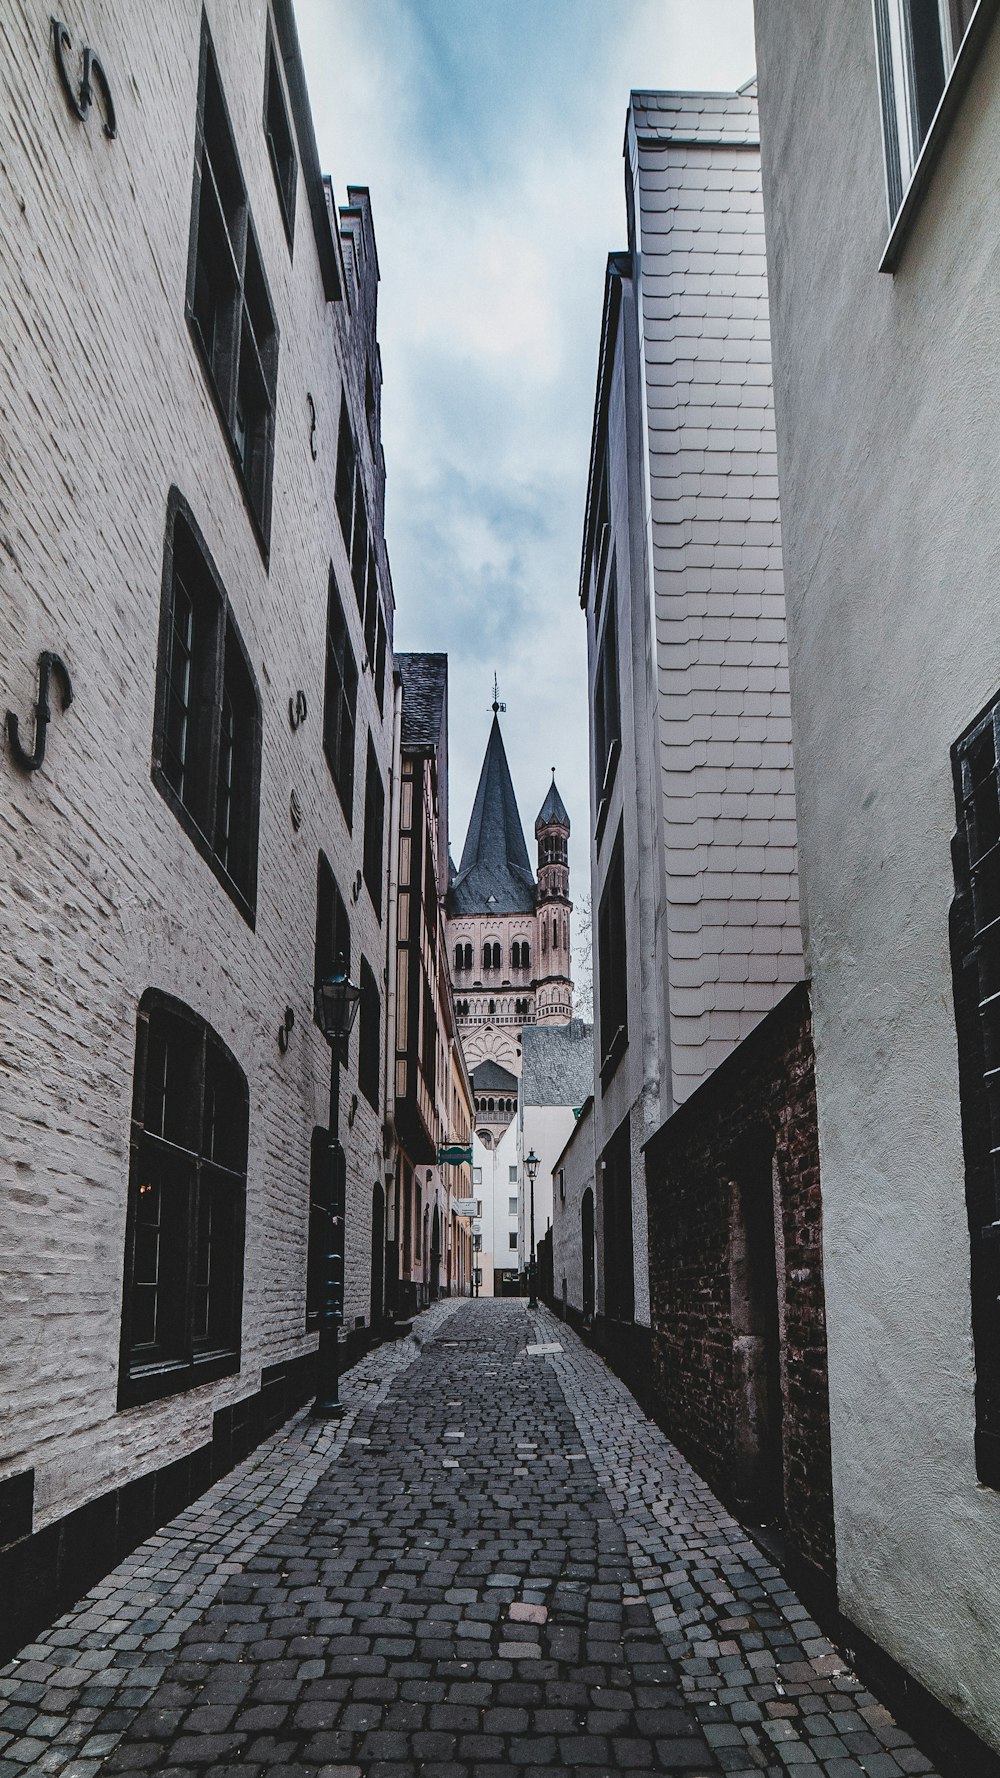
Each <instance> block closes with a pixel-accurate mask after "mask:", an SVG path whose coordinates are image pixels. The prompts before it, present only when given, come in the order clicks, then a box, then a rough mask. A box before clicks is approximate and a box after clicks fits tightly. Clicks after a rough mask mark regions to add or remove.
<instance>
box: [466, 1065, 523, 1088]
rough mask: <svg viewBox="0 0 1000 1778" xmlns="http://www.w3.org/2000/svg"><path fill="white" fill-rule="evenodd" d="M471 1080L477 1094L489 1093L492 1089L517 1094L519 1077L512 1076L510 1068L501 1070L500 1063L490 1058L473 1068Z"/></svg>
mask: <svg viewBox="0 0 1000 1778" xmlns="http://www.w3.org/2000/svg"><path fill="white" fill-rule="evenodd" d="M469 1079H470V1080H471V1082H472V1086H473V1090H474V1091H475V1092H477V1093H481V1092H483V1091H488V1090H489V1088H490V1087H492V1088H493V1089H494V1091H496V1089H497V1088H499V1089H500V1091H501V1092H504V1093H514V1094H516V1093H517V1075H516V1074H511V1072H510V1070H509V1068H501V1066H500V1063H499V1062H494V1061H493V1060H492V1059H491V1058H490V1057H487V1059H486V1061H485V1062H480V1063H479V1065H478V1066H477V1067H475V1068H473V1070H472V1073H471V1074H470V1076H469Z"/></svg>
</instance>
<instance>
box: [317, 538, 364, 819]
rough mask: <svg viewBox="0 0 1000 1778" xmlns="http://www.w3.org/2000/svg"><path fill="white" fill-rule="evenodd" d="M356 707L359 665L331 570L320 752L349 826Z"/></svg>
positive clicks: (352, 805)
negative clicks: (328, 769) (331, 775)
mask: <svg viewBox="0 0 1000 1778" xmlns="http://www.w3.org/2000/svg"><path fill="white" fill-rule="evenodd" d="M357 709H358V667H357V662H356V661H355V659H354V650H353V648H352V647H351V639H350V637H349V635H348V633H347V620H346V618H345V617H344V607H343V605H342V604H341V602H340V594H339V593H338V591H337V582H336V580H335V579H334V573H333V569H332V568H331V569H330V586H329V591H328V594H327V603H326V688H325V694H324V702H323V751H324V753H325V754H326V761H327V765H328V766H329V767H330V771H331V773H332V774H333V781H334V783H335V784H336V786H337V795H338V796H339V798H340V804H341V807H342V809H343V811H344V815H345V817H346V820H347V825H348V827H352V826H353V824H354V736H355V730H356V726H357Z"/></svg>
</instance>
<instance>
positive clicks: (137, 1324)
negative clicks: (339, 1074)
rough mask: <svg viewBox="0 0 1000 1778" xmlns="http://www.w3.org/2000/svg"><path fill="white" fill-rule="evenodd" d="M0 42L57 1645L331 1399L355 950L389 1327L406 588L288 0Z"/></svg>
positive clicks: (20, 1309) (362, 1157)
mask: <svg viewBox="0 0 1000 1778" xmlns="http://www.w3.org/2000/svg"><path fill="white" fill-rule="evenodd" d="M2 35H3V42H4V55H3V58H2V71H0V85H2V89H3V106H4V113H5V116H6V117H7V118H8V120H9V122H10V124H11V128H10V131H9V139H8V145H7V150H6V152H5V179H6V191H7V195H8V200H9V203H8V214H7V220H6V223H5V226H4V229H3V231H2V236H0V302H2V306H3V312H4V315H5V328H4V335H3V341H2V343H0V401H2V405H3V407H4V411H5V413H6V415H7V420H6V423H5V435H6V445H7V456H6V471H5V478H4V480H5V486H4V495H3V508H2V520H0V529H2V532H3V549H2V552H0V563H2V566H0V585H2V598H0V661H2V663H3V696H4V700H5V705H4V707H5V708H7V709H9V710H10V711H11V712H12V713H13V716H14V717H16V725H15V723H14V722H13V721H11V722H10V723H9V724H8V735H7V743H6V746H5V748H4V752H3V757H2V761H0V770H2V774H3V779H4V795H3V798H2V809H3V813H2V815H0V856H2V860H3V868H2V870H0V903H2V906H3V910H4V912H3V918H4V922H5V927H6V931H7V933H8V968H7V969H6V970H5V972H4V980H3V985H2V989H0V994H2V1003H3V1019H4V1029H5V1036H6V1043H5V1051H6V1063H5V1067H6V1070H7V1074H8V1091H7V1093H6V1094H5V1096H4V1105H3V1110H2V1141H0V1150H2V1157H3V1158H2V1160H0V1175H2V1180H3V1187H2V1191H0V1256H2V1257H0V1269H2V1274H3V1282H2V1293H3V1302H4V1340H3V1348H2V1353H0V1373H2V1375H0V1387H2V1392H3V1396H4V1399H5V1400H6V1401H8V1402H10V1403H13V1404H16V1405H15V1406H14V1408H13V1410H12V1411H11V1412H9V1413H8V1414H7V1415H6V1416H4V1418H3V1423H2V1428H0V1551H3V1552H4V1553H0V1571H2V1579H0V1590H2V1592H3V1596H4V1598H5V1600H8V1601H10V1600H13V1601H14V1602H15V1610H14V1616H15V1617H17V1618H18V1621H17V1622H16V1623H15V1622H12V1621H11V1618H10V1615H9V1614H8V1619H7V1622H6V1624H5V1635H7V1636H10V1637H14V1638H16V1637H17V1636H18V1635H21V1639H22V1640H23V1634H21V1633H23V1632H27V1631H28V1630H30V1628H31V1627H32V1624H33V1623H34V1622H37V1621H40V1617H42V1616H44V1615H45V1614H46V1613H47V1612H48V1611H49V1610H50V1609H51V1607H52V1605H53V1603H54V1601H55V1600H57V1599H58V1598H60V1597H65V1596H66V1595H67V1594H68V1593H72V1592H75V1591H77V1590H79V1588H80V1586H81V1585H82V1584H83V1583H84V1582H85V1581H86V1579H87V1578H88V1576H93V1575H94V1574H95V1573H97V1572H100V1571H101V1569H102V1567H104V1566H106V1565H107V1563H108V1562H109V1561H110V1560H111V1559H112V1558H113V1557H114V1556H115V1555H116V1554H117V1553H121V1551H122V1550H123V1549H125V1548H127V1547H130V1546H131V1545H132V1544H133V1543H135V1542H137V1541H138V1540H139V1539H141V1538H142V1537H143V1536H144V1535H146V1533H147V1532H148V1531H149V1530H150V1529H151V1528H152V1526H153V1525H154V1524H156V1523H159V1522H161V1521H162V1520H164V1519H165V1518H167V1517H169V1516H170V1514H171V1513H173V1512H175V1511H176V1510H177V1509H178V1507H179V1506H180V1505H182V1504H183V1503H184V1501H185V1500H187V1499H189V1498H191V1497H192V1496H193V1495H194V1494H195V1493H196V1492H198V1491H199V1490H200V1489H201V1488H202V1487H203V1486H205V1485H206V1484H207V1482H208V1481H209V1480H210V1479H211V1478H212V1476H213V1475H214V1474H218V1473H220V1471H222V1470H224V1469H225V1468H226V1467H227V1466H228V1465H229V1464H230V1463H231V1462H232V1461H234V1460H235V1459H237V1458H238V1457H239V1456H240V1455H242V1454H243V1453H244V1452H245V1451H246V1449H247V1448H248V1447H249V1445H250V1444H252V1443H253V1442H254V1440H255V1439H256V1438H257V1437H259V1436H260V1434H261V1431H262V1430H263V1429H264V1428H265V1427H266V1426H267V1425H268V1424H270V1423H273V1421H274V1420H275V1418H278V1419H280V1418H281V1416H282V1414H283V1413H285V1412H287V1411H288V1408H289V1406H290V1405H291V1404H292V1403H293V1402H294V1401H295V1400H296V1399H299V1398H301V1395H302V1393H303V1391H304V1389H305V1387H306V1383H307V1371H308V1366H309V1362H310V1357H311V1354H312V1353H313V1351H314V1349H315V1344H316V1333H315V1316H314V1310H315V1306H316V1300H317V1299H316V1294H315V1275H316V1268H315V1265H314V1264H310V1258H309V1240H310V1236H309V1228H310V1174H311V1167H312V1165H313V1163H314V1161H315V1156H316V1153H317V1150H318V1148H319V1147H321V1146H322V1144H323V1143H324V1141H325V1127H324V1126H325V1123H326V1118H327V1101H328V1087H329V1078H330V1053H329V1049H328V1047H327V1044H326V1042H325V1041H324V1039H323V1037H322V1035H321V1033H320V1032H319V1030H318V1029H317V1028H316V1026H315V1024H314V1022H313V1017H312V990H313V982H314V975H315V972H316V971H317V970H319V971H321V972H322V971H323V970H326V969H329V968H330V967H331V965H332V963H333V961H334V959H335V957H336V954H337V952H338V951H342V952H343V953H344V955H345V960H346V961H347V962H348V963H349V965H350V968H351V972H352V974H353V975H354V977H355V979H356V980H358V979H360V980H361V981H362V985H363V986H364V987H365V996H364V1003H363V1007H362V1014H361V1022H360V1025H359V1026H357V1027H356V1028H355V1033H354V1035H352V1037H351V1039H350V1042H349V1044H348V1045H347V1046H346V1048H345V1058H344V1063H343V1079H342V1095H341V1096H342V1103H343V1105H344V1109H345V1116H344V1119H343V1126H342V1131H341V1134H342V1139H343V1142H344V1147H345V1151H346V1159H347V1178H346V1237H345V1238H346V1256H345V1291H344V1298H345V1300H344V1318H345V1325H346V1328H347V1329H348V1330H349V1331H350V1333H351V1334H352V1336H353V1335H354V1330H355V1328H356V1326H360V1327H366V1326H367V1323H368V1320H369V1318H370V1315H371V1305H372V1220H371V1209H372V1192H373V1187H374V1186H375V1184H376V1183H377V1182H378V1181H379V1179H380V1177H381V1173H382V1166H383V1122H384V1116H385V1102H384V1097H385V1096H384V1086H383V1082H382V1070H381V1066H380V1065H379V1063H378V1062H377V1061H376V1065H375V1066H374V1067H373V1065H372V1058H373V1057H376V1058H379V1057H380V1056H381V1051H382V1045H383V1043H384V1032H385V938H384V925H383V920H384V910H385V881H384V876H385V869H386V857H387V848H386V844H385V841H386V822H387V812H388V810H387V790H388V785H389V774H390V756H391V702H392V700H391V685H392V662H391V638H392V612H393V599H392V587H391V580H390V576H389V568H388V562H387V560H386V554H385V545H384V540H383V516H382V515H383V489H384V466H383V462H382V452H381V444H380V433H379V389H380V369H379V358H378V350H377V346H376V341H375V303H376V291H377V282H378V266H377V259H376V254H375V243H374V236H373V232H372V224H371V214H370V208H369V203H368V197H367V193H366V192H364V191H363V190H360V189H352V190H350V191H349V192H348V202H347V204H346V205H345V206H344V208H343V209H342V210H340V212H339V213H338V211H337V209H336V207H335V206H334V203H333V199H332V195H331V191H330V187H329V185H328V183H327V182H325V181H324V180H323V178H322V175H321V173H320V169H319V165H318V161H317V154H316V146H315V140H314V136H313V131H312V124H311V121H310V115H309V110H308V103H307V100H306V96H305V86H304V79H303V71H302V65H301V60H300V57H299V54H298V48H297V42H296V37H295V27H294V22H293V19H292V15H291V10H290V6H289V5H288V4H287V3H286V0H275V4H274V5H273V6H271V7H261V6H259V5H257V4H255V3H251V0H232V3H229V0H227V4H225V5H222V4H221V3H220V0H208V4H207V7H206V9H205V11H204V13H203V12H202V10H201V8H200V7H199V6H197V5H194V4H192V5H190V6H179V7H178V6H172V7H165V8H156V9H153V10H152V11H150V10H148V9H147V10H145V11H141V12H140V11H138V10H137V9H134V8H131V7H126V6H122V5H120V4H110V3H109V4H105V5H102V6H99V7H91V8H89V9H88V11H87V17H86V21H85V20H84V19H83V18H82V17H75V16H74V17H72V18H70V19H69V20H68V22H67V25H66V26H56V25H55V24H54V23H53V21H52V20H51V19H50V16H49V11H48V9H47V8H46V7H43V6H42V5H40V4H37V3H35V0H28V3H27V4H25V5H24V6H21V7H19V8H17V9H16V11H14V12H10V13H9V14H8V15H7V17H6V19H5V21H4V25H3V31H2ZM85 46H86V47H87V49H88V52H89V56H90V60H89V63H88V65H89V66H90V68H91V73H92V80H91V83H90V90H91V91H92V94H93V99H92V102H91V103H90V104H89V105H88V103H86V102H85V101H86V99H87V89H86V88H83V89H82V88H81V82H82V79H83V72H82V71H83V68H84V65H85V64H84V61H83V54H84V49H85ZM95 59H96V61H97V63H99V67H98V68H97V69H96V70H95V68H94V62H95ZM53 656H57V657H58V663H53V660H52V657H53ZM47 678H48V679H49V681H50V684H49V695H48V698H47V700H46V697H45V681H46V679H47ZM70 691H71V692H72V699H71V701H70V697H69V695H68V694H69V692H70ZM46 702H47V705H48V709H49V710H50V711H51V720H50V721H49V722H48V723H47V724H46V723H45V722H44V721H43V720H42V716H44V714H45V706H46ZM33 705H35V706H36V707H37V708H38V709H39V710H41V712H42V716H39V717H38V718H37V726H36V722H35V721H33V714H34V713H33V708H32V707H33ZM36 741H37V746H36ZM43 743H44V758H42V757H41V754H42V751H43ZM36 768H37V769H36ZM19 1614H20V1615H19Z"/></svg>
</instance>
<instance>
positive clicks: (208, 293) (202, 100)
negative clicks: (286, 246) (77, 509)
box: [187, 21, 278, 551]
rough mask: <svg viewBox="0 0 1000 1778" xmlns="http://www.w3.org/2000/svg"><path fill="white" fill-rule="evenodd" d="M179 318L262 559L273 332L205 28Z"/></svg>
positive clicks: (270, 450) (270, 449)
mask: <svg viewBox="0 0 1000 1778" xmlns="http://www.w3.org/2000/svg"><path fill="white" fill-rule="evenodd" d="M187 313H188V319H189V322H190V325H191V330H192V333H193V335H194V338H195V341H196V343H197V345H198V349H199V352H200V354H201V358H202V362H203V364H204V366H205V371H206V374H207V376H208V380H209V385H210V387H211V390H212V393H213V395H214V397H215V402H216V406H217V407H218V410H219V414H220V417H221V419H222V423H223V425H224V427H225V429H226V434H227V436H228V439H229V443H230V446H231V447H232V451H233V456H234V458H235V460H236V463H237V466H238V468H239V471H240V476H241V479H242V482H243V487H244V489H245V492H246V495H247V500H248V502H249V505H250V508H251V511H252V513H253V516H254V519H255V520H256V523H257V528H258V531H259V535H260V538H261V541H262V543H263V545H264V548H265V551H266V549H267V543H268V537H269V533H270V517H271V472H272V466H273V459H274V406H275V395H276V390H277V382H278V327H277V322H276V321H275V317H274V305H273V304H272V302H271V297H270V292H269V290H268V287H267V280H266V278H265V276H264V263H263V260H262V258H261V253H260V249H259V247H258V245H257V237H256V234H255V232H254V227H253V221H252V219H251V216H250V206H249V203H248V201H247V194H246V186H245V184H244V181H243V174H242V172H241V169H240V164H239V159H238V156H237V153H236V144H235V140H234V137H233V131H232V126H231V124H230V122H229V114H228V111H227V109H226V102H225V99H224V97H223V93H222V86H221V83H220V80H219V71H218V66H217V64H216V60H215V52H214V50H213V48H212V40H211V37H210V35H209V31H208V23H207V21H203V27H202V51H201V73H200V80H199V86H198V116H197V123H196V131H195V171H194V196H193V202H192V220H191V254H190V261H189V266H188V288H187Z"/></svg>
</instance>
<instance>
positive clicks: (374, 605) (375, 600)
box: [365, 550, 381, 707]
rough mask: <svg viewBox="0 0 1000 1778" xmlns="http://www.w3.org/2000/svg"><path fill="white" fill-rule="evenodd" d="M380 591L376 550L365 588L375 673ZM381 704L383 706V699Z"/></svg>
mask: <svg viewBox="0 0 1000 1778" xmlns="http://www.w3.org/2000/svg"><path fill="white" fill-rule="evenodd" d="M379 606H380V601H379V593H378V570H377V569H376V567H375V551H374V550H372V551H371V552H370V553H369V556H368V583H367V587H366V589H365V653H366V655H367V656H368V665H369V667H370V668H371V670H372V675H373V677H374V673H375V650H376V647H377V645H378V624H379V616H380V610H379ZM378 701H379V706H380V707H381V699H379V700H378Z"/></svg>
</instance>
